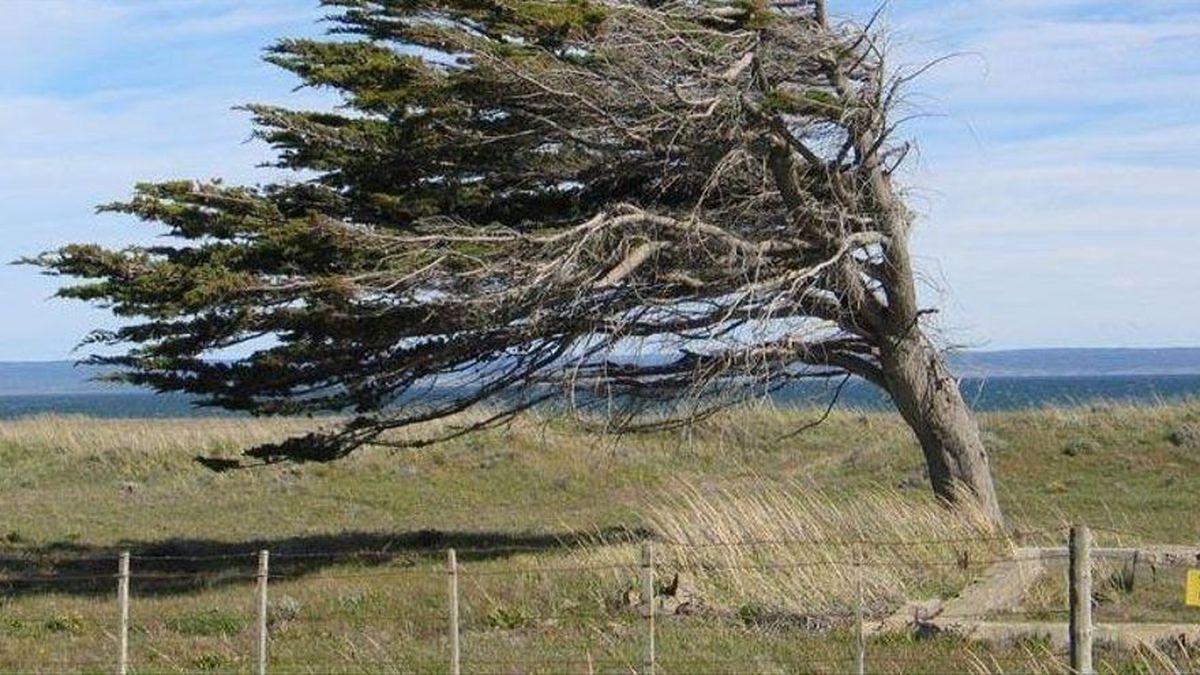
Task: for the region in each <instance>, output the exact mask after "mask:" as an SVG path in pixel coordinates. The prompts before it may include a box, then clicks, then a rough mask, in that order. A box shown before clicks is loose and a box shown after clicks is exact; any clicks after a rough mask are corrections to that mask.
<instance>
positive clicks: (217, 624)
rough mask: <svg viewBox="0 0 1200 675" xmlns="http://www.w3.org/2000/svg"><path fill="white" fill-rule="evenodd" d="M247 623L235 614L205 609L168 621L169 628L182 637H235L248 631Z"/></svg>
mask: <svg viewBox="0 0 1200 675" xmlns="http://www.w3.org/2000/svg"><path fill="white" fill-rule="evenodd" d="M247 623H248V622H247V621H246V620H245V619H244V618H242V617H241V616H239V615H237V614H234V613H233V612H226V611H223V610H220V609H205V610H201V611H198V612H192V613H190V614H185V615H183V616H180V617H173V618H170V619H167V628H169V629H171V630H172V631H175V632H176V633H179V634H180V635H199V636H206V637H212V636H221V635H235V634H237V633H240V632H242V631H243V630H245V629H246V626H247Z"/></svg>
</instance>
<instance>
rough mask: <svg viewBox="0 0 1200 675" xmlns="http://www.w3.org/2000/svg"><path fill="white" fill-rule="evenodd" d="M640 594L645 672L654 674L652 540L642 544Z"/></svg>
mask: <svg viewBox="0 0 1200 675" xmlns="http://www.w3.org/2000/svg"><path fill="white" fill-rule="evenodd" d="M642 596H643V598H644V599H645V602H646V630H647V631H648V632H647V634H646V673H647V674H648V675H654V671H655V670H656V669H657V667H658V664H657V661H656V655H655V653H654V600H655V598H654V542H650V541H647V542H646V543H645V544H643V545H642Z"/></svg>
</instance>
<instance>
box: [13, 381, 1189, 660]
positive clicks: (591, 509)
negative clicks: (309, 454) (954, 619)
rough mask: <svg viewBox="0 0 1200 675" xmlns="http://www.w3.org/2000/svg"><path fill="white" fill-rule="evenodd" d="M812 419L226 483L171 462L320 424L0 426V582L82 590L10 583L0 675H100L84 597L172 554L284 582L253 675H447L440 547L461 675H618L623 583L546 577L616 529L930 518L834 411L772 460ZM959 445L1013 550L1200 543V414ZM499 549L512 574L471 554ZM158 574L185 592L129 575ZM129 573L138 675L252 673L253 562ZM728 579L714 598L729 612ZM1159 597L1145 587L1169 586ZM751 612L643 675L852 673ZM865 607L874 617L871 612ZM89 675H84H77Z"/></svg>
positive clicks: (767, 413) (913, 474)
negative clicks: (685, 500) (799, 509)
mask: <svg viewBox="0 0 1200 675" xmlns="http://www.w3.org/2000/svg"><path fill="white" fill-rule="evenodd" d="M816 415H818V413H817V412H812V411H777V410H772V409H768V408H755V409H746V410H739V411H735V412H731V413H729V414H727V415H724V416H719V417H717V418H714V419H712V420H709V421H706V422H704V423H702V424H700V425H698V426H697V427H695V428H693V429H691V430H687V431H680V432H672V433H662V434H654V435H649V436H633V437H631V436H624V437H603V436H591V435H586V434H583V433H581V432H578V431H576V430H574V429H573V428H572V427H571V426H570V425H569V424H568V423H567V422H566V421H564V420H561V419H532V418H531V419H527V420H523V421H521V422H519V423H517V424H515V425H514V426H512V427H510V428H508V429H505V430H497V431H491V432H486V433H484V434H480V435H476V436H471V437H467V438H463V439H460V440H457V441H453V442H450V443H447V444H444V445H441V446H436V447H434V448H432V449H428V450H423V451H411V452H410V451H405V452H394V451H385V450H364V451H361V452H359V453H357V454H355V455H354V456H352V457H350V458H348V459H346V460H344V461H341V462H338V463H334V464H329V465H300V466H296V465H276V466H271V467H265V468H259V469H254V470H245V471H235V472H231V473H226V474H214V473H211V472H208V471H207V470H205V469H203V468H201V467H200V466H199V465H198V464H196V463H195V462H193V461H192V459H191V458H192V457H193V456H195V455H197V454H205V455H214V454H215V455H229V456H232V455H233V454H235V453H236V452H237V451H238V450H239V449H240V448H242V447H244V446H245V445H246V444H249V443H256V442H262V441H267V440H274V439H278V438H281V437H282V436H283V435H284V434H287V433H294V432H296V431H299V430H303V429H306V428H309V427H311V426H313V425H314V424H315V423H314V422H312V421H308V420H273V421H272V420H266V421H255V420H154V421H150V420H139V421H114V420H89V419H83V418H38V419H30V420H20V421H10V422H0V466H3V467H4V470H3V471H0V514H2V515H0V557H3V558H4V559H5V561H6V562H4V563H3V565H4V567H3V568H2V569H0V579H2V578H3V577H4V576H5V575H8V576H22V575H29V574H50V573H55V574H62V575H66V574H74V575H75V576H80V577H90V576H93V575H94V576H98V577H100V578H95V579H91V578H88V579H78V580H76V581H73V582H71V583H70V584H69V585H63V584H57V585H32V586H23V587H22V586H5V585H4V583H3V581H0V597H2V598H3V599H0V671H12V670H16V671H23V670H38V669H41V670H44V671H56V670H68V671H79V672H108V671H110V670H111V666H112V663H113V658H112V655H113V654H114V653H115V648H114V641H113V636H112V632H113V629H114V628H115V612H116V608H115V603H114V602H113V592H114V588H115V585H114V584H113V581H112V579H111V578H109V577H105V576H103V575H111V574H112V572H113V571H115V555H116V553H117V552H118V551H120V550H121V549H124V548H129V549H132V550H133V551H134V552H135V555H136V554H137V553H139V552H140V553H143V554H147V555H173V556H183V557H188V556H215V555H233V554H239V555H240V554H243V553H246V554H248V553H250V552H252V551H255V550H257V549H260V548H269V549H271V551H272V553H273V555H274V556H275V557H274V558H273V561H272V570H273V572H274V573H275V574H279V575H281V578H280V579H277V580H275V581H273V582H272V585H271V596H272V610H271V621H272V644H271V648H272V664H273V669H274V670H275V671H276V672H330V671H334V672H351V671H357V672H362V671H370V672H412V671H422V672H424V671H435V672H437V671H442V670H444V668H445V665H444V664H445V661H446V657H447V649H448V644H447V640H446V630H445V613H446V609H445V604H446V576H445V574H444V573H443V572H442V571H441V565H442V564H443V559H442V554H441V552H440V550H441V549H442V548H444V547H447V546H455V547H457V548H459V549H464V550H463V553H462V554H461V555H460V560H461V561H462V564H463V569H464V575H463V579H462V582H461V584H462V585H461V591H462V598H463V621H464V638H463V639H464V657H465V658H467V659H468V661H467V670H468V671H469V672H478V671H481V670H487V671H489V672H496V671H499V672H514V673H516V672H563V671H567V672H588V669H589V665H588V663H589V660H590V662H591V667H592V668H593V669H594V670H595V671H596V672H618V671H619V672H631V671H635V670H640V668H641V658H642V656H641V654H642V644H641V640H642V639H643V634H644V621H643V620H642V619H641V618H640V617H639V616H638V615H637V612H635V611H634V610H632V609H631V608H629V607H628V606H627V604H626V602H625V600H624V595H625V592H626V591H627V590H628V589H629V588H631V587H634V586H635V585H636V582H637V579H636V570H631V569H624V568H614V569H604V570H584V571H560V570H558V569H557V568H559V567H572V566H580V565H584V566H586V565H589V564H592V565H594V564H595V563H603V564H605V565H607V564H623V563H625V562H628V563H632V562H634V561H635V560H636V550H635V549H634V547H631V546H629V545H628V541H629V539H630V538H636V536H638V535H637V533H638V532H640V531H642V530H644V529H646V528H650V529H654V530H655V531H662V530H663V528H665V527H668V526H669V525H670V524H671V522H672V521H671V517H672V514H674V513H679V514H680V515H679V517H680V519H681V521H680V522H681V523H684V524H687V522H691V521H685V520H683V519H686V518H694V517H695V518H698V517H699V516H695V515H694V514H693V515H687V514H685V513H683V511H685V510H686V509H683V508H682V506H681V505H682V502H681V499H680V497H679V495H680V494H686V493H687V492H688V491H691V492H693V493H695V494H697V495H700V496H701V501H703V500H704V499H705V498H706V497H705V496H711V495H716V494H727V495H732V497H730V499H732V500H735V501H736V500H741V501H737V504H743V503H744V502H745V500H746V499H749V498H750V497H752V496H754V495H757V494H760V493H763V494H765V493H771V492H777V493H780V494H785V495H786V494H807V493H809V492H813V493H819V494H821V495H824V497H823V499H827V500H828V503H829V504H831V505H833V508H836V509H841V510H843V511H845V512H847V513H855V507H856V506H857V505H858V504H860V503H862V501H863V499H864V497H865V496H868V495H878V494H880V493H881V491H882V492H886V493H887V494H889V495H891V494H893V493H895V499H896V500H898V501H899V502H901V503H902V505H903V508H904V510H906V512H907V511H912V512H913V513H924V511H923V509H926V508H931V499H930V497H929V494H928V489H927V487H926V484H925V481H924V478H923V475H922V460H921V457H920V452H919V450H918V449H917V447H916V445H915V443H914V442H913V440H912V438H911V436H910V434H909V432H908V430H907V429H906V428H905V427H904V426H903V425H902V424H901V423H900V422H899V421H898V419H897V418H895V417H894V416H892V415H886V414H877V413H864V414H858V413H848V412H847V413H837V414H835V415H833V416H832V417H831V419H830V420H828V421H827V423H825V424H823V425H821V426H819V427H817V428H815V429H812V430H810V431H807V432H805V433H804V434H802V435H800V436H798V437H795V438H792V439H790V440H787V441H783V442H781V441H780V440H779V438H780V437H781V436H783V435H784V434H786V433H787V432H788V431H789V430H792V429H795V428H797V427H798V426H800V425H801V424H803V423H805V422H807V421H810V420H811V419H813V418H814V417H815V416H816ZM981 424H982V426H983V429H984V436H985V440H986V443H987V445H988V446H989V449H990V450H991V452H992V457H993V463H994V466H995V470H996V477H997V481H998V487H999V491H1000V498H1001V502H1002V504H1003V506H1004V508H1005V510H1006V512H1007V515H1008V518H1009V520H1010V526H1011V527H1012V528H1013V529H1016V530H1022V531H1024V530H1054V529H1056V528H1060V527H1061V526H1062V525H1063V524H1065V523H1068V522H1074V521H1083V522H1087V523H1089V524H1091V525H1092V526H1093V527H1103V528H1108V529H1115V530H1121V531H1124V532H1132V533H1136V536H1133V537H1131V536H1129V535H1117V534H1112V533H1107V532H1099V533H1098V535H1097V536H1098V538H1099V542H1098V543H1100V544H1123V545H1127V544H1130V543H1134V542H1135V541H1144V542H1155V543H1195V542H1196V541H1197V540H1198V539H1200V536H1198V535H1200V524H1198V523H1200V521H1198V520H1197V519H1196V514H1195V509H1196V500H1195V495H1196V494H1200V448H1197V447H1195V446H1194V439H1195V434H1191V435H1190V436H1189V435H1188V433H1189V432H1188V430H1189V429H1195V428H1196V425H1198V424H1200V404H1198V403H1190V404H1184V405H1175V406H1158V407H1142V408H1126V407H1118V406H1103V407H1095V408H1087V409H1082V408H1081V409H1069V410H1047V411H1029V412H1021V413H1006V414H988V415H984V416H982V418H981ZM1189 439H1192V440H1189ZM889 499H891V497H889ZM704 503H708V502H704ZM713 503H718V502H713ZM730 508H741V507H740V506H736V507H734V506H731V507H730ZM871 517H873V518H878V516H871ZM697 523H698V525H697ZM692 524H693V525H697V526H702V525H704V523H703V522H701V521H696V522H693V523H692ZM831 527H832V526H831ZM929 527H933V525H930V526H929ZM1032 543H1042V544H1057V543H1060V537H1059V536H1058V535H1055V534H1044V535H1042V536H1040V537H1035V538H1033V541H1032ZM497 546H507V547H514V548H517V549H519V550H517V551H497V552H482V551H481V552H475V553H473V552H472V551H471V549H490V548H493V547H497ZM313 550H332V551H336V552H341V553H343V554H350V553H353V552H355V551H360V550H373V551H381V552H384V553H383V554H381V555H377V556H371V557H365V558H351V559H347V556H346V555H342V556H340V557H339V559H338V560H337V561H336V562H335V561H330V560H324V559H320V558H288V557H287V555H288V554H289V553H290V554H296V553H303V552H310V551H313ZM931 554H932V553H931ZM938 554H939V555H940V553H938ZM773 555H774V554H773ZM81 557H84V558H99V560H98V561H97V562H95V563H88V562H80V561H79V559H80V558H81ZM181 565H182V567H180V566H181ZM597 566H598V565H597ZM546 568H552V569H546ZM180 570H182V571H183V572H188V573H195V574H196V575H197V576H196V577H195V578H188V579H183V578H179V579H176V578H159V579H158V580H152V579H146V578H144V575H169V574H178V573H179V572H180ZM521 570H530V571H525V572H521ZM533 570H540V571H533ZM134 572H135V575H138V574H140V575H143V577H141V578H138V577H135V583H134V593H135V598H134V603H133V618H132V620H133V631H132V635H131V640H132V653H133V662H134V664H135V665H136V666H137V669H136V672H182V671H221V672H229V671H239V672H240V671H248V670H250V669H251V668H252V665H253V664H252V653H253V641H254V636H253V628H252V627H251V619H252V617H253V616H254V610H253V607H254V605H253V602H254V597H253V580H252V578H251V577H252V575H253V572H254V561H253V559H252V557H251V556H249V555H244V556H242V557H238V558H205V559H204V560H199V561H161V560H159V561H148V560H138V559H135V560H134ZM733 581H734V582H738V583H741V582H743V581H744V579H740V578H734V579H733ZM965 581H966V579H965V578H962V574H961V573H959V575H958V576H957V577H955V576H949V575H946V576H941V575H933V576H930V577H929V578H923V579H918V580H913V581H912V585H913V588H915V589H919V591H914V592H920V593H928V594H941V595H947V594H951V593H953V592H954V591H956V590H957V588H959V587H960V586H961V584H962V583H964V582H965ZM738 583H732V584H731V585H730V587H729V588H730V589H732V590H733V591H737V590H738V589H742V588H746V587H745V586H744V585H743V586H739V585H738ZM756 583H763V584H767V583H772V580H771V579H764V580H759V581H758V582H756ZM1048 583H1049V582H1048ZM1172 583H1173V580H1168V579H1166V578H1164V579H1163V581H1162V584H1163V587H1164V588H1167V587H1168V586H1170V585H1171V584H1172ZM1149 586H1150V585H1149V584H1147V587H1146V588H1144V589H1142V588H1139V589H1137V590H1135V591H1134V592H1133V593H1132V594H1130V595H1129V597H1122V598H1121V599H1120V603H1121V607H1123V608H1124V609H1122V610H1121V612H1122V613H1121V614H1119V616H1127V617H1130V620H1142V619H1143V618H1154V617H1156V616H1163V615H1165V614H1164V612H1166V613H1170V612H1174V611H1175V606H1174V605H1172V604H1171V603H1172V602H1174V601H1172V600H1171V599H1170V597H1171V596H1170V593H1168V592H1167V591H1166V590H1163V591H1161V592H1160V591H1156V590H1152V589H1151V588H1150V587H1149ZM714 587H715V586H714ZM788 587H789V588H793V587H794V584H793V585H792V586H788ZM756 588H758V590H756V592H755V593H747V594H746V597H747V598H748V599H747V600H745V601H744V602H742V603H740V604H739V602H738V601H737V597H738V596H737V593H736V592H732V591H730V590H729V589H725V588H723V589H722V593H723V594H724V595H723V596H722V597H721V598H720V602H719V603H717V605H718V606H716V607H713V608H712V610H711V611H708V612H704V613H701V614H697V615H694V616H687V617H667V618H664V619H663V620H662V621H661V622H660V625H659V635H658V647H659V655H660V663H662V664H663V672H728V671H730V670H737V671H740V672H747V671H749V672H796V671H797V670H799V671H802V672H828V673H835V672H844V671H845V670H846V669H847V668H848V666H849V664H850V663H851V661H850V660H849V659H851V657H852V654H853V639H852V635H853V632H852V630H851V629H850V627H849V626H848V625H847V624H846V623H845V622H844V621H841V622H839V621H834V622H831V623H830V624H829V625H822V626H818V627H815V628H812V629H810V630H801V629H799V628H797V627H796V625H794V624H792V623H787V622H783V623H779V622H774V623H773V622H770V621H755V620H749V621H748V620H745V617H746V616H747V615H750V616H753V615H755V611H756V608H758V607H760V606H762V604H763V602H770V601H772V599H771V598H770V597H769V596H764V595H763V594H762V593H761V592H760V591H761V587H756ZM1143 592H1144V593H1145V594H1146V595H1144V596H1143V595H1138V594H1139V593H1143ZM798 593H799V592H798V591H795V590H791V591H788V594H789V595H796V594H798ZM883 595H885V594H881V597H882V596H883ZM764 598H765V599H764ZM1047 598H1048V599H1047V600H1046V602H1048V603H1051V604H1053V603H1055V602H1058V599H1057V598H1053V597H1051V596H1047ZM1181 598H1182V596H1181V590H1180V593H1179V599H1180V600H1181ZM794 599H795V598H793V597H789V598H780V601H779V603H778V604H779V605H780V606H792V605H793V604H795V603H794V602H793V600H794ZM880 603H881V604H880V605H879V606H878V607H875V608H873V609H874V610H875V611H878V612H883V611H886V610H887V609H888V607H889V606H890V605H886V602H885V600H880ZM1114 606H1115V605H1114ZM1106 611H1109V610H1107V609H1103V608H1102V610H1101V612H1102V620H1108V619H1106V618H1104V617H1106V616H1107V615H1104V614H1103V612H1106ZM1114 611H1115V610H1114ZM1171 615H1172V616H1174V614H1171ZM1114 616H1116V615H1114ZM696 659H699V660H703V661H705V662H706V663H707V664H708V665H707V666H706V667H704V668H701V667H699V665H698V664H697V663H696V662H695V660H696ZM88 661H95V663H94V664H92V665H91V666H85V665H81V664H82V663H83V662H88ZM868 662H869V664H870V666H871V670H872V671H873V672H875V671H878V672H938V671H941V672H963V671H964V670H973V671H977V672H1031V671H1032V672H1062V667H1061V660H1060V659H1058V658H1057V657H1056V656H1054V655H1051V654H1048V653H1047V652H1046V650H1045V649H1044V648H1042V647H1041V646H1039V645H1037V644H1021V645H1015V646H1009V647H1004V648H1001V647H990V646H986V645H977V644H966V643H963V642H961V641H959V640H957V639H954V638H950V637H938V638H934V639H930V640H916V639H914V638H911V637H906V636H889V637H884V638H878V639H875V640H873V641H872V642H871V644H870V645H869V647H868ZM1101 662H1102V666H1105V665H1107V666H1111V667H1112V668H1119V669H1122V672H1124V671H1128V672H1135V671H1136V672H1140V670H1143V669H1145V668H1144V667H1145V666H1146V664H1147V663H1149V662H1148V661H1146V660H1145V659H1144V658H1142V657H1139V656H1138V655H1131V654H1127V653H1113V654H1108V653H1105V654H1104V655H1102V659H1101ZM485 665H486V667H485ZM735 665H736V666H737V667H736V668H735V667H734V666H735ZM89 667H90V668H91V670H88V668H89Z"/></svg>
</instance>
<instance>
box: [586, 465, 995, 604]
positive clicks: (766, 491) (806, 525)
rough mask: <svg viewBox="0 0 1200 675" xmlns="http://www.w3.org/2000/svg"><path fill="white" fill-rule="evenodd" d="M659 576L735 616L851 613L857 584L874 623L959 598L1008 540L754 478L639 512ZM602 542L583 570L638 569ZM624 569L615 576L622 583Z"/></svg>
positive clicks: (868, 500)
mask: <svg viewBox="0 0 1200 675" xmlns="http://www.w3.org/2000/svg"><path fill="white" fill-rule="evenodd" d="M645 521H646V522H645V525H646V527H648V529H649V530H650V531H651V533H652V536H653V537H654V539H655V540H656V542H657V543H656V551H657V554H656V556H655V560H656V565H657V569H658V574H659V577H660V578H661V579H662V580H663V581H664V582H665V583H668V584H669V583H673V582H674V580H675V578H676V575H677V574H678V575H679V579H681V580H682V582H683V583H685V584H686V585H688V586H690V587H692V588H690V589H689V591H690V592H692V593H693V594H694V596H695V597H696V599H697V600H698V601H699V603H700V604H702V605H705V606H708V607H710V608H713V609H717V610H720V611H731V612H733V611H736V612H738V613H739V614H740V615H742V618H744V619H747V620H755V619H760V618H770V617H780V618H783V617H788V616H791V617H810V618H816V619H820V620H821V621H822V622H825V623H830V624H833V623H840V622H844V621H845V620H848V619H849V618H850V617H851V616H853V613H854V610H855V606H856V604H857V598H858V594H859V589H860V584H861V592H862V597H863V605H864V607H865V610H866V611H867V612H868V613H869V614H872V615H878V614H881V613H886V612H889V611H891V610H894V609H895V608H897V607H898V606H899V605H901V604H902V603H903V602H904V601H905V600H906V599H915V598H924V597H930V596H947V595H951V594H953V593H955V592H957V591H958V590H959V589H960V588H962V587H963V586H964V585H965V584H966V583H967V582H969V581H970V580H971V579H972V578H973V577H975V576H977V575H978V573H979V572H980V571H981V570H982V569H983V567H984V566H985V565H986V564H987V563H988V562H990V561H992V560H997V559H1004V558H1007V557H1008V556H1009V555H1010V554H1011V552H1012V547H1013V543H1012V541H1011V540H1010V539H1009V538H1008V537H1007V536H1006V535H1004V534H1003V533H1001V532H999V531H997V530H996V529H994V528H993V526H992V525H990V524H989V520H988V518H987V517H986V514H984V513H983V512H979V511H976V510H972V509H968V508H958V509H947V508H946V507H944V506H942V505H939V504H937V503H935V502H933V501H926V500H920V501H914V500H913V499H911V498H906V497H903V496H901V494H900V493H898V492H895V491H893V490H890V489H883V488H880V489H878V490H873V491H870V492H867V493H862V494H856V495H854V497H853V499H852V500H851V499H847V498H846V497H845V496H839V495H835V494H833V493H830V492H825V491H821V490H817V489H814V488H811V487H808V486H804V485H800V484H792V485H787V486H779V485H778V484H775V483H769V482H767V481H765V480H756V481H752V482H746V483H741V484H737V485H736V486H727V487H722V488H708V487H703V486H695V485H684V486H682V487H681V488H678V489H675V490H672V491H670V492H667V493H665V494H664V495H662V496H661V497H660V498H659V499H658V500H657V501H656V502H655V503H654V504H653V505H652V506H651V507H650V508H649V509H648V510H647V512H646V513H645ZM609 543H613V542H597V544H598V545H597V546H592V547H588V548H587V549H586V550H584V551H583V552H582V553H581V559H582V560H584V561H586V563H588V564H596V563H597V561H598V560H599V561H602V562H606V563H612V564H619V563H626V564H630V565H633V564H636V563H637V562H638V558H637V550H636V546H634V545H632V542H629V541H627V542H618V543H619V544H621V545H616V546H605V545H603V544H609ZM628 574H629V572H628V571H627V570H622V571H620V572H618V576H619V577H621V578H622V579H623V580H625V581H626V582H627V581H628V579H625V577H628Z"/></svg>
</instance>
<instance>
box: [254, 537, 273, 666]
mask: <svg viewBox="0 0 1200 675" xmlns="http://www.w3.org/2000/svg"><path fill="white" fill-rule="evenodd" d="M270 555H271V554H270V553H268V552H267V551H265V550H263V551H259V552H258V668H257V670H256V672H257V673H258V675H266V672H267V576H268V571H267V569H268V568H267V566H268V560H269V558H270Z"/></svg>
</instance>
